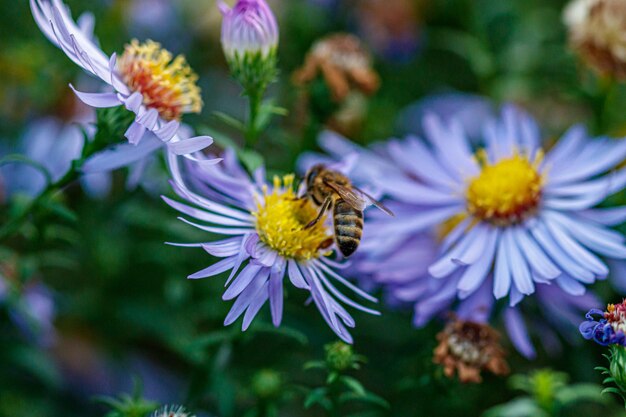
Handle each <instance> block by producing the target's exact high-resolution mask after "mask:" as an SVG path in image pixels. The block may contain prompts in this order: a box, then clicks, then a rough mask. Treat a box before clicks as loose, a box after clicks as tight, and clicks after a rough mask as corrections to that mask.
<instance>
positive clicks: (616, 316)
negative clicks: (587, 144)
mask: <svg viewBox="0 0 626 417" xmlns="http://www.w3.org/2000/svg"><path fill="white" fill-rule="evenodd" d="M604 318H605V319H606V321H607V322H608V323H609V324H610V325H611V326H612V327H613V329H614V330H615V331H616V332H618V331H622V332H623V333H625V334H626V299H625V300H624V301H623V302H622V303H621V304H609V305H608V306H607V308H606V312H605V313H604Z"/></svg>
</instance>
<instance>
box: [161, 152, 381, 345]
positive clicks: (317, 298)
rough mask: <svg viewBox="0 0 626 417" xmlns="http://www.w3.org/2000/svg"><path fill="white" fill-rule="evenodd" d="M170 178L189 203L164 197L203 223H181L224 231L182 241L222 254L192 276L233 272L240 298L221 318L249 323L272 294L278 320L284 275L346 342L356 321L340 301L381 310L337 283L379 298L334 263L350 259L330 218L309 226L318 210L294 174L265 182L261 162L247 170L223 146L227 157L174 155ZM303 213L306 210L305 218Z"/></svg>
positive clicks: (231, 282)
mask: <svg viewBox="0 0 626 417" xmlns="http://www.w3.org/2000/svg"><path fill="white" fill-rule="evenodd" d="M169 161H170V170H171V173H172V177H173V179H174V180H173V181H172V185H173V188H174V191H175V192H176V194H177V195H178V196H179V197H180V198H182V199H183V200H185V201H186V202H187V204H183V203H181V202H178V201H174V200H171V199H169V198H166V197H164V199H165V201H166V202H167V203H168V204H169V205H170V206H172V207H173V208H175V209H176V210H178V211H180V212H181V213H183V214H185V215H187V216H190V217H192V218H194V219H197V220H199V221H200V222H192V221H189V220H187V219H184V218H181V220H183V221H184V222H186V223H188V224H190V225H192V226H195V227H197V228H199V229H201V230H205V231H207V232H210V233H212V234H217V235H222V236H225V237H226V238H225V239H223V240H219V241H208V242H201V243H191V244H179V245H180V246H186V247H197V248H202V249H204V250H205V251H206V252H208V253H209V254H211V255H213V256H215V257H217V258H222V259H221V260H220V261H219V262H215V263H213V264H211V265H210V266H208V267H207V268H205V269H203V270H201V271H198V272H196V273H194V274H192V275H190V276H189V278H191V279H196V278H206V277H211V276H215V275H218V274H221V273H224V272H228V271H230V275H229V277H228V279H227V281H226V285H227V287H228V288H227V289H226V291H225V292H224V295H223V299H224V300H235V302H234V304H233V306H232V308H231V310H230V312H229V313H228V315H227V317H226V319H225V322H224V324H225V325H229V324H231V323H233V322H234V321H236V320H237V319H238V318H239V317H240V316H242V315H243V324H242V328H243V330H246V329H247V328H248V326H249V325H250V323H251V322H252V320H253V319H254V317H255V316H256V314H257V313H258V312H259V310H260V309H261V307H262V306H263V305H264V304H265V303H266V302H267V301H268V300H269V304H270V311H271V315H272V321H273V323H274V325H276V326H278V325H280V323H281V320H282V312H283V285H284V283H285V279H286V278H288V279H289V282H290V283H291V284H292V285H293V286H294V287H295V288H298V289H302V290H305V291H308V292H309V293H310V295H311V299H312V301H313V303H315V305H316V306H317V308H318V310H319V311H320V313H321V314H322V317H323V318H324V320H325V321H326V322H327V323H328V325H329V326H330V327H331V328H332V329H333V330H334V331H335V333H336V334H337V335H338V336H339V337H340V338H341V339H343V340H344V341H346V342H348V343H352V336H351V335H350V333H349V332H348V330H347V328H348V327H354V325H355V321H354V319H353V318H352V316H351V315H350V314H349V313H348V312H347V311H346V309H345V308H344V307H343V306H342V304H345V305H348V306H350V307H353V308H356V309H358V310H361V311H364V312H367V313H370V314H378V312H376V311H374V310H372V309H369V308H367V307H364V306H362V305H361V304H358V303H356V302H354V301H352V300H351V299H349V298H348V297H346V296H345V295H343V294H342V293H341V292H340V291H339V289H338V288H337V287H336V283H339V284H341V285H342V286H344V287H346V288H348V289H349V290H350V291H353V292H355V293H356V294H358V295H359V296H360V297H362V298H364V299H366V300H369V301H372V302H375V301H376V299H375V298H373V297H372V296H370V295H368V294H367V293H365V292H364V291H362V290H360V289H358V288H357V287H356V286H354V285H353V284H351V283H350V282H348V281H347V280H346V279H345V278H343V277H342V276H341V275H340V274H339V273H338V272H337V269H341V268H344V267H345V266H346V265H345V264H342V263H340V262H337V261H335V260H333V259H332V258H331V257H330V256H329V255H330V254H331V252H332V251H333V249H332V246H328V245H326V244H324V243H325V242H327V241H330V243H332V239H331V238H332V236H331V235H332V233H330V231H329V228H328V227H327V224H325V223H324V222H320V223H318V224H317V225H316V226H314V227H312V228H310V229H306V228H305V226H306V224H307V223H308V222H309V221H310V220H312V219H313V218H314V217H315V214H316V212H317V211H316V210H315V209H314V208H313V207H312V206H311V205H310V203H308V202H306V203H305V202H304V201H306V200H304V201H302V200H300V201H298V200H297V199H296V198H295V196H296V195H297V194H296V193H295V192H294V190H293V189H292V181H293V177H292V176H286V177H284V179H283V180H282V181H281V180H280V179H278V178H275V179H274V182H273V184H267V183H266V182H265V178H264V177H265V172H264V170H263V168H260V169H259V170H257V171H256V172H255V173H254V175H253V176H252V177H250V176H249V175H248V174H247V173H246V172H245V170H244V169H243V168H242V167H241V165H240V164H239V162H238V161H237V159H236V157H235V155H234V152H232V151H230V150H228V151H226V152H225V155H224V161H223V163H222V164H219V165H215V166H203V165H199V164H195V163H193V162H190V161H183V163H182V164H181V163H180V161H179V160H178V159H177V158H176V157H175V156H173V155H171V156H170V158H169ZM305 216H306V217H305Z"/></svg>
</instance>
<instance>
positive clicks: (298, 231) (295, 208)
mask: <svg viewBox="0 0 626 417" xmlns="http://www.w3.org/2000/svg"><path fill="white" fill-rule="evenodd" d="M293 181H294V176H293V175H286V176H285V177H283V179H282V181H281V179H280V178H278V177H274V190H273V191H272V192H271V193H269V192H268V190H267V189H265V190H264V192H263V198H262V199H259V201H257V211H256V212H255V213H253V215H254V217H255V219H256V230H257V233H258V234H259V237H260V239H261V240H262V241H263V242H264V243H265V244H267V245H268V246H269V247H271V248H272V249H274V250H275V251H276V252H278V254H279V255H281V256H283V257H285V258H290V259H295V260H299V261H302V260H309V259H312V258H317V257H319V256H320V255H321V254H322V253H323V251H322V250H321V249H324V248H326V247H328V246H329V243H332V240H329V239H331V236H329V233H328V230H327V227H326V226H325V222H324V220H323V219H322V220H320V221H319V222H317V224H315V225H314V226H312V227H309V228H305V227H306V226H307V225H308V224H309V223H310V222H311V221H312V220H313V219H315V218H316V217H317V212H318V210H317V209H316V208H315V207H314V206H313V204H312V203H311V202H310V201H309V200H299V199H298V198H297V196H296V194H295V192H294V191H293Z"/></svg>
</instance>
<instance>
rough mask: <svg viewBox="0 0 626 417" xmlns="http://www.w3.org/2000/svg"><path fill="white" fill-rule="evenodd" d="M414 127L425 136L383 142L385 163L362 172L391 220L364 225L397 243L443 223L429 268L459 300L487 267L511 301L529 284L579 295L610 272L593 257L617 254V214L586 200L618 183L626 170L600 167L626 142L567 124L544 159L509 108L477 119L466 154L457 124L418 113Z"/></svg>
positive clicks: (617, 156) (496, 289)
mask: <svg viewBox="0 0 626 417" xmlns="http://www.w3.org/2000/svg"><path fill="white" fill-rule="evenodd" d="M424 130H425V132H426V135H425V139H426V141H422V140H421V139H420V138H417V137H409V138H406V139H404V140H391V141H389V142H388V143H386V144H384V145H382V148H383V149H382V152H383V153H384V154H385V155H386V156H387V163H386V164H385V165H384V167H383V166H382V165H380V164H379V166H381V168H380V169H379V168H376V166H373V168H372V169H370V178H371V183H372V184H374V186H376V187H377V188H379V189H380V191H381V192H382V193H383V194H384V195H386V196H387V197H388V200H387V201H386V204H387V205H388V206H389V207H390V208H391V209H392V210H393V211H394V212H395V213H396V219H394V221H393V222H389V221H387V220H385V219H381V220H380V222H378V221H374V222H373V223H374V224H373V225H372V224H370V225H369V229H370V230H372V229H376V228H380V229H381V230H384V233H387V234H389V235H394V236H396V237H395V239H397V240H398V241H400V240H403V239H407V238H409V237H410V236H414V235H417V234H419V233H422V232H423V231H429V230H430V231H432V230H437V229H438V230H440V231H445V233H444V235H445V237H444V238H443V240H442V241H441V243H440V244H439V246H438V247H439V250H440V256H439V258H438V259H437V260H436V261H435V262H433V263H432V264H431V265H430V267H429V273H430V274H431V275H433V276H435V277H437V278H445V277H447V276H451V275H452V274H456V273H460V274H461V278H460V279H459V281H458V284H457V288H456V289H457V291H458V292H459V295H460V297H461V298H464V297H467V296H468V295H470V294H471V293H472V292H474V291H475V290H476V289H477V288H479V287H480V286H481V285H482V284H483V282H484V281H485V280H486V279H487V277H488V276H489V274H493V275H494V279H493V294H494V296H495V297H496V298H498V299H499V298H503V297H505V296H507V295H510V303H511V304H512V305H514V304H516V303H517V302H519V301H520V300H521V299H522V298H523V296H524V295H528V294H532V293H533V292H534V291H535V286H536V284H538V283H555V284H556V285H558V286H560V287H561V288H562V289H563V290H565V291H566V292H568V293H570V294H573V295H580V294H582V293H584V291H585V285H587V284H591V283H593V282H594V281H595V280H596V279H603V278H605V277H606V276H607V274H608V271H609V270H608V267H607V266H606V264H605V263H604V262H603V261H602V260H601V259H600V258H599V257H598V256H597V255H596V254H599V255H603V256H606V257H609V258H617V259H623V258H626V247H625V246H624V244H623V242H624V237H623V236H622V235H621V234H619V233H617V232H615V231H613V230H611V229H610V228H609V226H614V225H617V224H619V223H621V222H622V221H623V220H624V219H626V208H623V207H619V208H594V207H595V206H597V205H598V204H599V203H601V202H602V201H603V200H604V199H605V198H606V197H607V196H609V195H611V194H614V193H616V192H618V191H620V190H622V188H623V187H624V184H626V170H625V169H618V170H616V171H614V172H611V171H610V170H612V169H614V168H615V167H616V166H617V165H618V164H619V163H620V162H621V161H623V160H624V158H625V157H626V141H619V140H613V139H609V138H596V139H590V138H588V136H587V135H586V133H585V130H584V129H583V128H582V127H580V126H577V127H574V128H572V129H570V130H569V131H568V132H566V133H565V134H564V136H563V137H562V138H561V139H560V140H559V141H558V142H557V144H556V145H555V146H554V147H553V148H552V149H551V150H550V151H549V152H547V153H546V155H545V156H544V155H543V151H542V150H541V149H540V140H541V137H540V132H539V129H538V127H537V126H536V125H535V123H534V121H533V120H532V119H531V118H530V117H529V116H527V115H526V114H525V113H522V112H520V111H519V110H517V109H515V108H513V107H506V108H505V109H504V110H503V112H502V116H501V118H499V119H497V120H494V121H492V122H490V123H488V124H487V125H486V126H485V129H484V134H483V137H484V140H485V149H484V151H479V152H478V153H477V154H476V155H474V153H473V151H472V149H471V147H470V144H469V142H468V140H467V137H466V134H465V131H464V127H463V126H462V125H461V124H460V123H458V122H455V121H452V122H450V123H447V124H445V123H442V122H441V121H440V119H438V118H437V117H435V116H427V117H426V118H425V119H424ZM365 157H367V155H366V156H365ZM446 229H449V230H446Z"/></svg>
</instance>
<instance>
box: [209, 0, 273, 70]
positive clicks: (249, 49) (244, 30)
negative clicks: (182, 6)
mask: <svg viewBox="0 0 626 417" xmlns="http://www.w3.org/2000/svg"><path fill="white" fill-rule="evenodd" d="M218 5H219V8H220V11H221V12H222V14H223V15H224V22H223V23H222V48H223V49H224V53H225V54H226V57H227V58H228V60H229V61H230V60H234V59H240V58H243V57H244V56H245V55H246V54H252V55H254V54H257V53H260V54H261V56H263V57H267V56H269V55H270V54H273V53H274V52H275V51H276V47H277V46H278V24H277V23H276V18H275V17H274V13H272V10H271V9H270V7H269V6H268V5H267V3H266V2H265V0H238V1H237V3H236V4H235V6H234V7H233V8H232V9H231V8H229V7H228V6H227V5H226V3H224V2H223V1H220V2H219V3H218Z"/></svg>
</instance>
